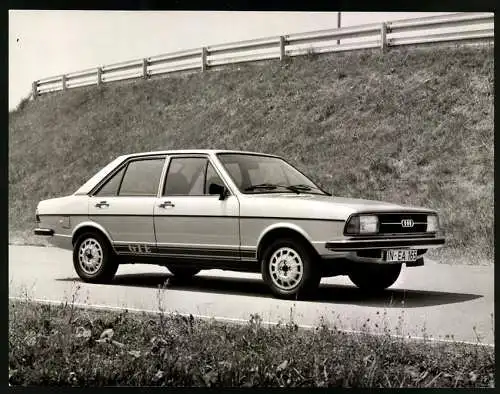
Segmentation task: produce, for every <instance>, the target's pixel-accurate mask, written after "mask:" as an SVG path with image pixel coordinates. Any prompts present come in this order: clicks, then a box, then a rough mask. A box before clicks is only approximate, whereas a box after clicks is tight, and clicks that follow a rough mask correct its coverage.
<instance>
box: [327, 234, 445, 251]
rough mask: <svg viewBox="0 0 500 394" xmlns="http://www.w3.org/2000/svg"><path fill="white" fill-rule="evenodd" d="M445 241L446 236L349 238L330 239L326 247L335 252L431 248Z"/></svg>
mask: <svg viewBox="0 0 500 394" xmlns="http://www.w3.org/2000/svg"><path fill="white" fill-rule="evenodd" d="M444 243H445V238H444V237H425V238H423V237H422V238H386V239H380V238H363V239H360V238H349V239H345V240H341V241H330V242H327V243H326V244H325V248H326V249H328V250H331V251H334V252H354V251H358V250H366V249H396V248H412V249H430V248H438V247H440V246H442V245H444Z"/></svg>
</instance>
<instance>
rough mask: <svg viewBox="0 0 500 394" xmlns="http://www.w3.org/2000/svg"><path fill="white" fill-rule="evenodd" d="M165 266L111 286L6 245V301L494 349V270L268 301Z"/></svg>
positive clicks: (341, 280)
mask: <svg viewBox="0 0 500 394" xmlns="http://www.w3.org/2000/svg"><path fill="white" fill-rule="evenodd" d="M170 277H171V275H170V273H169V271H168V270H167V269H166V268H163V267H159V266H154V265H124V266H120V268H119V269H118V272H117V276H116V277H115V280H114V281H113V283H112V284H108V285H100V284H99V285H98V284H87V283H84V282H81V281H80V280H79V278H78V277H77V275H76V273H75V272H74V269H73V265H72V262H71V252H70V251H66V250H61V249H57V248H52V247H34V246H15V245H10V246H9V297H26V296H28V297H30V298H31V299H38V300H46V301H72V300H73V301H74V302H76V303H84V304H88V305H96V306H107V307H114V308H119V307H120V308H121V307H123V308H128V309H131V310H132V309H139V310H148V311H151V310H153V311H158V308H159V307H161V308H162V309H163V310H165V311H167V312H179V313H191V314H193V315H195V316H196V315H198V316H200V315H202V316H210V317H215V318H221V319H225V320H233V321H241V320H245V321H248V319H249V318H250V315H251V314H255V313H258V314H259V315H260V316H261V317H262V319H263V321H264V322H270V323H276V322H279V321H282V322H288V321H290V319H291V318H292V319H293V320H294V321H295V322H296V323H297V324H299V325H301V326H317V325H319V324H320V323H321V321H324V322H325V323H326V324H328V325H329V326H331V327H334V326H336V327H337V328H339V329H345V330H355V331H357V330H362V329H363V325H366V328H368V329H369V330H370V331H371V332H376V333H379V332H380V333H381V332H383V330H384V328H385V329H388V330H390V332H391V334H394V335H404V336H408V335H410V336H412V337H423V336H428V337H431V338H433V339H449V338H451V337H452V336H453V339H454V340H459V341H467V342H474V343H477V342H478V336H479V341H480V342H481V343H483V344H494V332H493V311H494V285H493V283H494V282H493V281H494V278H493V266H465V265H453V266H452V265H446V264H438V263H436V262H432V261H429V260H427V261H426V265H425V266H424V267H415V268H406V267H403V271H402V273H401V276H400V278H399V279H398V281H397V282H396V284H395V285H393V286H392V287H391V288H390V289H388V290H386V291H385V292H384V293H383V294H380V295H377V296H368V295H364V294H362V293H361V292H360V291H359V290H358V289H357V288H356V287H354V285H352V284H351V282H350V281H349V279H348V278H347V277H344V276H341V277H334V278H324V279H323V280H322V281H321V285H320V288H319V291H318V296H317V298H316V299H315V300H313V301H285V300H279V299H276V298H273V297H272V295H271V293H270V291H269V290H268V289H267V287H266V285H265V284H264V282H263V281H262V279H261V277H260V275H257V274H247V273H237V272H229V271H220V270H212V271H202V272H200V273H199V274H198V275H197V276H196V277H195V278H194V279H193V281H192V282H191V283H189V284H179V283H175V282H174V281H172V280H171V281H170V282H169V284H168V285H167V286H166V289H165V290H163V291H160V290H158V288H159V286H161V285H162V284H164V283H165V281H166V280H167V279H169V278H170Z"/></svg>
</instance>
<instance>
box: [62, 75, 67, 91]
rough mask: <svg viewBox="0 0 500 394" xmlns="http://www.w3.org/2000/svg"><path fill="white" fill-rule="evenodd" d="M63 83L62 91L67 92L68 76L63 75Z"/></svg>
mask: <svg viewBox="0 0 500 394" xmlns="http://www.w3.org/2000/svg"><path fill="white" fill-rule="evenodd" d="M61 81H62V90H67V89H68V84H67V83H66V75H63V76H62V77H61Z"/></svg>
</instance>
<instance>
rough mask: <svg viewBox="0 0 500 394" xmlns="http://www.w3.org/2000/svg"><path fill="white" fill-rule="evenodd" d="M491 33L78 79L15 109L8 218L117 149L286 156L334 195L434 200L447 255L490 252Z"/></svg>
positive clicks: (480, 256) (21, 226)
mask: <svg viewBox="0 0 500 394" xmlns="http://www.w3.org/2000/svg"><path fill="white" fill-rule="evenodd" d="M493 64H494V55H493V47H492V46H488V47H447V48H443V47H441V48H425V49H424V48H422V49H395V50H391V51H390V52H389V53H387V54H385V55H382V54H380V53H379V52H376V51H374V52H370V51H366V52H364V51H360V52H350V53H340V54H333V55H315V54H314V55H311V56H305V57H304V58H295V59H292V60H289V61H287V62H283V63H279V62H269V63H266V64H264V65H241V66H238V67H236V66H235V67H232V68H231V67H229V68H226V69H224V70H220V71H215V70H214V71H210V72H206V73H194V74H189V75H180V76H172V77H169V78H164V79H153V80H149V81H137V82H132V83H123V84H120V83H118V84H110V85H106V86H104V87H102V88H96V87H91V88H81V89H75V90H70V91H68V92H64V93H63V92H61V93H56V94H53V95H49V96H46V97H41V98H40V99H38V100H36V101H30V102H27V103H23V105H22V106H21V107H20V108H19V109H18V110H16V111H13V112H11V113H10V114H9V230H10V231H11V233H13V232H16V231H17V232H23V231H26V230H29V229H31V228H33V226H34V212H35V208H36V204H37V202H38V201H39V200H41V199H45V198H50V197H56V196H61V195H64V194H70V193H72V192H74V191H75V190H76V189H77V188H78V187H79V186H80V185H81V184H83V182H84V181H86V180H87V179H88V178H89V177H90V176H91V175H92V174H93V173H94V172H96V171H97V170H98V169H100V168H101V167H102V166H103V165H105V164H106V163H108V162H109V161H110V160H111V159H113V158H114V157H116V156H118V155H121V154H125V153H131V152H136V151H148V150H159V149H170V148H172V149H173V148H222V149H223V148H227V149H248V150H254V151H263V152H270V153H274V154H279V155H283V156H285V157H287V158H288V159H290V160H291V161H292V162H293V163H295V164H296V165H297V166H298V167H299V168H301V169H302V170H303V171H305V172H306V173H307V174H309V175H310V176H311V177H312V178H313V179H314V180H315V181H317V182H318V183H319V184H320V185H322V186H323V187H324V188H325V189H327V190H329V191H331V192H332V193H333V194H334V195H338V196H346V197H361V198H373V199H382V200H386V201H390V202H395V203H404V204H410V205H417V206H425V207H429V208H432V209H437V210H438V211H439V212H440V215H441V221H442V226H443V227H444V229H445V231H446V235H447V247H446V248H445V250H446V251H448V252H449V253H448V254H446V253H444V254H443V255H442V256H443V260H444V261H446V262H454V261H455V257H454V256H459V257H461V258H462V260H467V261H469V262H471V263H476V262H478V261H489V262H490V263H491V262H492V260H493V251H494V247H493V245H494V243H493V146H494V145H493V112H494V111H493V108H494V107H493V102H494V101H493V98H494V95H493V80H494V79H493Z"/></svg>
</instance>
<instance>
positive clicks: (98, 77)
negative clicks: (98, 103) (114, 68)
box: [97, 67, 102, 86]
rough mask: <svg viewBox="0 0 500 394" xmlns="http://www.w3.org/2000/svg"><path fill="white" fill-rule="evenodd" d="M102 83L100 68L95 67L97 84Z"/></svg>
mask: <svg viewBox="0 0 500 394" xmlns="http://www.w3.org/2000/svg"><path fill="white" fill-rule="evenodd" d="M101 85H102V68H101V67H97V86H101Z"/></svg>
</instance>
